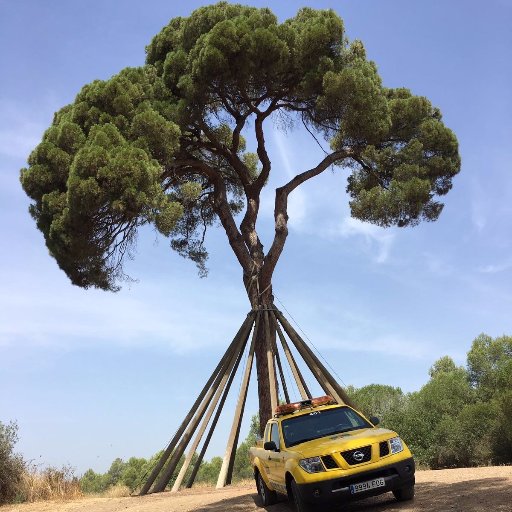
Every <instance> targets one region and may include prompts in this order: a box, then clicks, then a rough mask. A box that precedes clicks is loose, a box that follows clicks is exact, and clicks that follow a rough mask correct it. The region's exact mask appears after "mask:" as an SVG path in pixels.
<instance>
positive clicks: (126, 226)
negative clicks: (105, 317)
mask: <svg viewBox="0 0 512 512" xmlns="http://www.w3.org/2000/svg"><path fill="white" fill-rule="evenodd" d="M146 52H147V58H146V63H145V64H144V65H142V66H140V67H138V68H127V69H124V70H122V71H120V72H119V73H118V74H117V75H115V76H113V77H112V78H110V79H108V80H95V81H93V82H92V83H90V84H88V85H86V86H85V87H84V88H83V89H82V90H81V91H80V92H79V93H78V95H77V96H76V99H75V101H74V102H73V103H72V104H70V105H67V106H65V107H64V108H62V109H61V110H60V111H59V112H57V113H56V114H55V117H54V120H53V123H52V125H51V126H50V128H48V130H47V131H46V132H45V134H44V136H43V140H42V142H41V143H40V144H39V145H38V146H37V147H36V148H35V149H34V151H33V152H32V153H31V154H30V157H29V159H28V167H27V168H26V169H23V170H22V171H21V182H22V185H23V188H24V190H25V191H26V193H27V194H28V195H29V196H30V198H31V199H32V200H33V203H32V205H31V207H30V211H31V214H32V216H33V217H34V219H35V220H36V222H37V226H38V228H39V229H40V230H41V231H42V232H43V234H44V237H45V240H46V244H47V246H48V249H49V251H50V253H51V255H52V256H53V257H54V258H55V259H56V260H57V262H58V264H59V266H60V267H61V268H62V270H64V271H65V273H66V274H67V275H68V276H69V278H70V279H71V281H72V282H73V283H74V284H76V285H78V286H82V287H86V288H87V287H90V286H94V287H98V288H102V289H106V290H116V289H118V287H119V285H120V283H121V282H122V279H123V277H124V272H123V261H124V257H125V256H126V255H128V254H129V253H130V250H131V249H133V247H134V244H135V242H136V234H137V230H138V228H140V227H141V226H143V225H146V224H152V225H153V226H154V227H155V228H156V229H157V230H158V231H159V232H160V233H161V234H162V235H163V236H165V237H168V238H169V240H170V245H171V247H172V248H173V249H174V250H175V251H177V252H178V253H179V254H181V255H182V256H185V257H187V258H190V259H191V260H192V261H194V262H195V263H196V264H197V265H198V267H199V270H200V272H201V273H204V272H205V271H206V267H205V262H206V259H207V255H208V254H207V250H206V248H205V246H204V234H205V230H206V229H207V228H208V227H210V226H212V225H213V224H214V222H216V221H217V220H219V221H220V223H221V224H222V226H223V228H224V230H225V231H226V234H227V237H228V240H229V243H230V246H231V248H232V249H233V251H234V253H235V255H236V257H237V259H238V261H239V263H240V265H241V266H242V268H243V273H244V280H245V283H246V286H247V285H248V283H249V281H250V279H251V278H254V276H257V278H258V279H259V280H260V281H261V283H260V284H261V286H262V287H264V286H265V285H270V283H271V277H272V273H273V271H274V268H275V266H276V263H277V261H278V259H279V256H280V254H281V251H282V249H283V246H284V243H285V240H286V236H287V232H288V231H287V220H288V214H287V200H288V196H289V194H290V193H291V192H292V191H293V190H294V189H295V188H296V187H298V186H300V185H301V184H302V183H304V182H305V181H306V180H309V179H311V178H313V177H315V176H317V175H319V174H320V173H322V172H323V171H325V170H326V169H328V168H329V167H331V166H332V165H336V166H338V167H339V168H340V170H344V171H347V173H348V182H347V191H348V194H349V197H350V209H351V213H352V216H354V217H355V218H357V219H361V220H363V221H367V222H371V223H374V224H377V225H379V226H392V225H396V226H400V227H404V226H409V225H415V224H417V223H418V222H420V221H421V220H427V221H434V220H436V219H437V218H438V216H439V214H440V212H441V210H442V208H443V205H442V203H441V202H440V200H439V198H440V196H444V195H445V194H446V193H447V192H448V191H449V190H450V188H451V186H452V178H453V177H454V176H455V175H456V174H457V173H458V171H459V168H460V159H459V155H458V145H457V140H456V137H455V135H454V134H453V133H452V131H451V130H450V129H448V128H447V127H446V126H445V125H444V124H443V122H442V117H441V113H440V111H439V109H438V108H436V107H434V106H432V104H431V103H430V101H429V100H428V99H427V98H425V97H422V96H415V95H413V94H412V93H411V92H410V91H409V90H407V89H405V88H397V89H392V88H387V87H385V86H384V85H383V84H382V81H381V79H380V77H379V74H378V72H377V67H376V65H375V63H373V62H372V61H370V60H368V59H367V57H366V52H365V49H364V46H363V44H362V43H361V42H360V41H357V40H355V41H352V42H349V41H348V39H347V37H346V35H345V31H344V26H343V22H342V20H341V19H340V17H339V16H338V15H337V14H336V13H335V12H334V11H333V10H314V9H311V8H303V9H300V10H299V11H298V13H297V14H296V16H295V17H293V18H291V19H288V20H286V21H284V22H283V23H279V21H278V20H277V18H276V16H275V15H274V14H273V13H272V12H271V11H270V9H266V8H264V9H259V8H255V7H246V6H242V5H238V4H236V5H235V4H229V3H226V2H220V3H218V4H215V5H209V6H206V7H202V8H200V9H197V10H196V11H194V12H193V13H192V14H191V15H190V16H189V17H179V18H174V19H172V20H171V21H170V22H169V24H168V25H167V26H165V27H164V28H163V29H162V31H161V32H160V33H159V34H157V35H156V36H155V37H154V38H153V40H152V41H151V42H150V44H149V45H148V46H147V48H146ZM269 119H274V120H279V123H277V125H278V126H279V125H281V126H286V127H290V126H303V127H305V128H306V129H307V130H308V131H309V132H310V133H311V134H312V136H314V137H315V138H318V139H320V138H322V139H323V140H325V141H326V142H327V143H328V147H329V148H330V149H329V150H328V151H327V152H325V153H321V154H320V156H319V160H318V165H317V166H315V167H314V168H312V169H298V170H297V173H296V176H294V177H293V178H292V179H291V180H289V181H288V182H287V183H285V184H284V185H283V186H282V187H279V188H278V189H276V200H275V235H274V239H273V241H272V243H271V246H270V248H269V250H268V251H267V252H266V253H265V252H264V250H263V245H262V243H261V242H260V239H259V236H258V233H257V230H256V221H257V216H258V211H259V196H260V192H261V190H262V188H263V187H264V186H265V185H266V183H267V181H268V178H269V174H270V172H271V167H272V163H271V160H270V157H269V154H268V152H267V147H266V143H265V130H264V127H265V123H266V121H268V120H269ZM249 138H250V140H251V141H253V142H254V147H255V149H256V152H255V153H251V152H249V151H248V150H247V145H248V144H247V142H246V140H249ZM340 192H341V191H340Z"/></svg>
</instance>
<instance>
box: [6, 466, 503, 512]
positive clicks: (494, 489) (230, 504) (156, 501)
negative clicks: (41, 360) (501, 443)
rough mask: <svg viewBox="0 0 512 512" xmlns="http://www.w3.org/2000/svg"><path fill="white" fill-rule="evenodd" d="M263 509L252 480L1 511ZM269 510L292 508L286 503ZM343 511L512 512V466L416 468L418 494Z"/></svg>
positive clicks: (283, 511) (379, 499) (371, 500)
mask: <svg viewBox="0 0 512 512" xmlns="http://www.w3.org/2000/svg"><path fill="white" fill-rule="evenodd" d="M247 510H248V511H250V510H255V511H256V510H260V511H263V510H264V509H262V508H260V501H259V498H258V495H257V494H256V490H255V488H254V486H253V485H251V486H249V485H247V486H238V487H226V488H225V489H219V490H215V489H211V488H198V489H189V490H186V491H182V492H180V493H177V494H170V493H168V492H166V493H161V494H156V495H149V496H144V497H133V498H84V499H81V500H74V501H66V502H45V503H31V504H24V505H9V506H5V507H0V512H50V511H51V512H85V511H87V512H229V511H247ZM265 510H267V511H268V512H291V511H293V510H294V509H293V508H292V507H291V506H290V505H289V504H288V503H287V502H282V503H278V504H276V505H272V506H271V507H267V508H266V509H265ZM332 511H333V512H334V511H343V512H398V511H400V512H443V511H449V512H481V511H482V512H483V511H485V512H512V466H501V467H486V468H467V469H445V470H441V471H418V472H417V473H416V498H415V499H414V501H412V502H405V503H400V504H399V503H397V502H396V501H395V499H394V498H393V495H392V494H391V493H387V494H384V495H382V496H377V497H375V498H368V499H367V500H363V501H359V502H354V503H352V504H349V505H346V506H343V507H335V508H333V509H332Z"/></svg>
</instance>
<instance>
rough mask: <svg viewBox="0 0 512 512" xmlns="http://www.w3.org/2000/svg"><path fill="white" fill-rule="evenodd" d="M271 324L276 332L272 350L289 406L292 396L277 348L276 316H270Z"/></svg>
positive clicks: (272, 341)
mask: <svg viewBox="0 0 512 512" xmlns="http://www.w3.org/2000/svg"><path fill="white" fill-rule="evenodd" d="M269 322H270V325H271V329H272V330H273V332H274V336H272V338H271V340H270V342H271V343H272V350H273V351H274V355H275V358H276V363H277V369H278V370H279V377H280V380H281V387H282V388H283V393H284V399H285V401H286V403H287V404H289V403H290V395H289V394H288V386H287V385H286V379H285V377H284V372H283V365H282V364H281V357H280V356H279V349H278V348H277V343H276V339H275V333H276V326H277V320H276V318H275V316H274V315H272V314H270V315H269Z"/></svg>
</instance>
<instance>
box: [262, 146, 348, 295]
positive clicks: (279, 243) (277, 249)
mask: <svg viewBox="0 0 512 512" xmlns="http://www.w3.org/2000/svg"><path fill="white" fill-rule="evenodd" d="M351 156H353V151H352V150H351V149H348V148H347V149H343V150H340V151H335V152H333V153H331V154H329V155H327V156H326V157H325V158H324V159H323V160H322V161H321V162H320V163H319V164H318V165H317V166H316V167H313V168H312V169H309V170H307V171H305V172H303V173H301V174H297V176H295V177H294V178H293V179H291V180H290V181H289V182H288V183H286V185H284V186H282V187H279V188H277V189H276V200H275V208H274V222H275V224H274V225H275V228H274V229H275V234H274V240H273V241H272V245H271V247H270V249H269V251H268V252H267V254H266V256H265V259H264V264H263V268H262V272H261V282H260V286H263V287H264V286H266V285H268V284H270V283H271V280H272V274H273V273H274V269H275V267H276V264H277V261H278V260H279V257H280V256H281V253H282V251H283V248H284V244H285V242H286V237H287V236H288V196H289V195H290V194H291V192H293V191H294V190H295V189H296V188H297V187H298V186H299V185H301V184H302V183H304V182H305V181H307V180H310V179H311V178H314V177H315V176H318V175H319V174H321V173H322V172H324V171H325V170H326V169H327V168H328V167H329V166H330V165H332V164H334V163H336V162H339V161H340V160H343V159H345V158H348V157H351Z"/></svg>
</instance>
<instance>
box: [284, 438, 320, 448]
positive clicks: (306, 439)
mask: <svg viewBox="0 0 512 512" xmlns="http://www.w3.org/2000/svg"><path fill="white" fill-rule="evenodd" d="M320 437H323V436H315V437H306V438H305V439H300V440H299V441H294V442H293V443H290V444H289V445H288V446H295V445H297V444H301V443H307V442H308V441H313V439H319V438H320Z"/></svg>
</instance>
